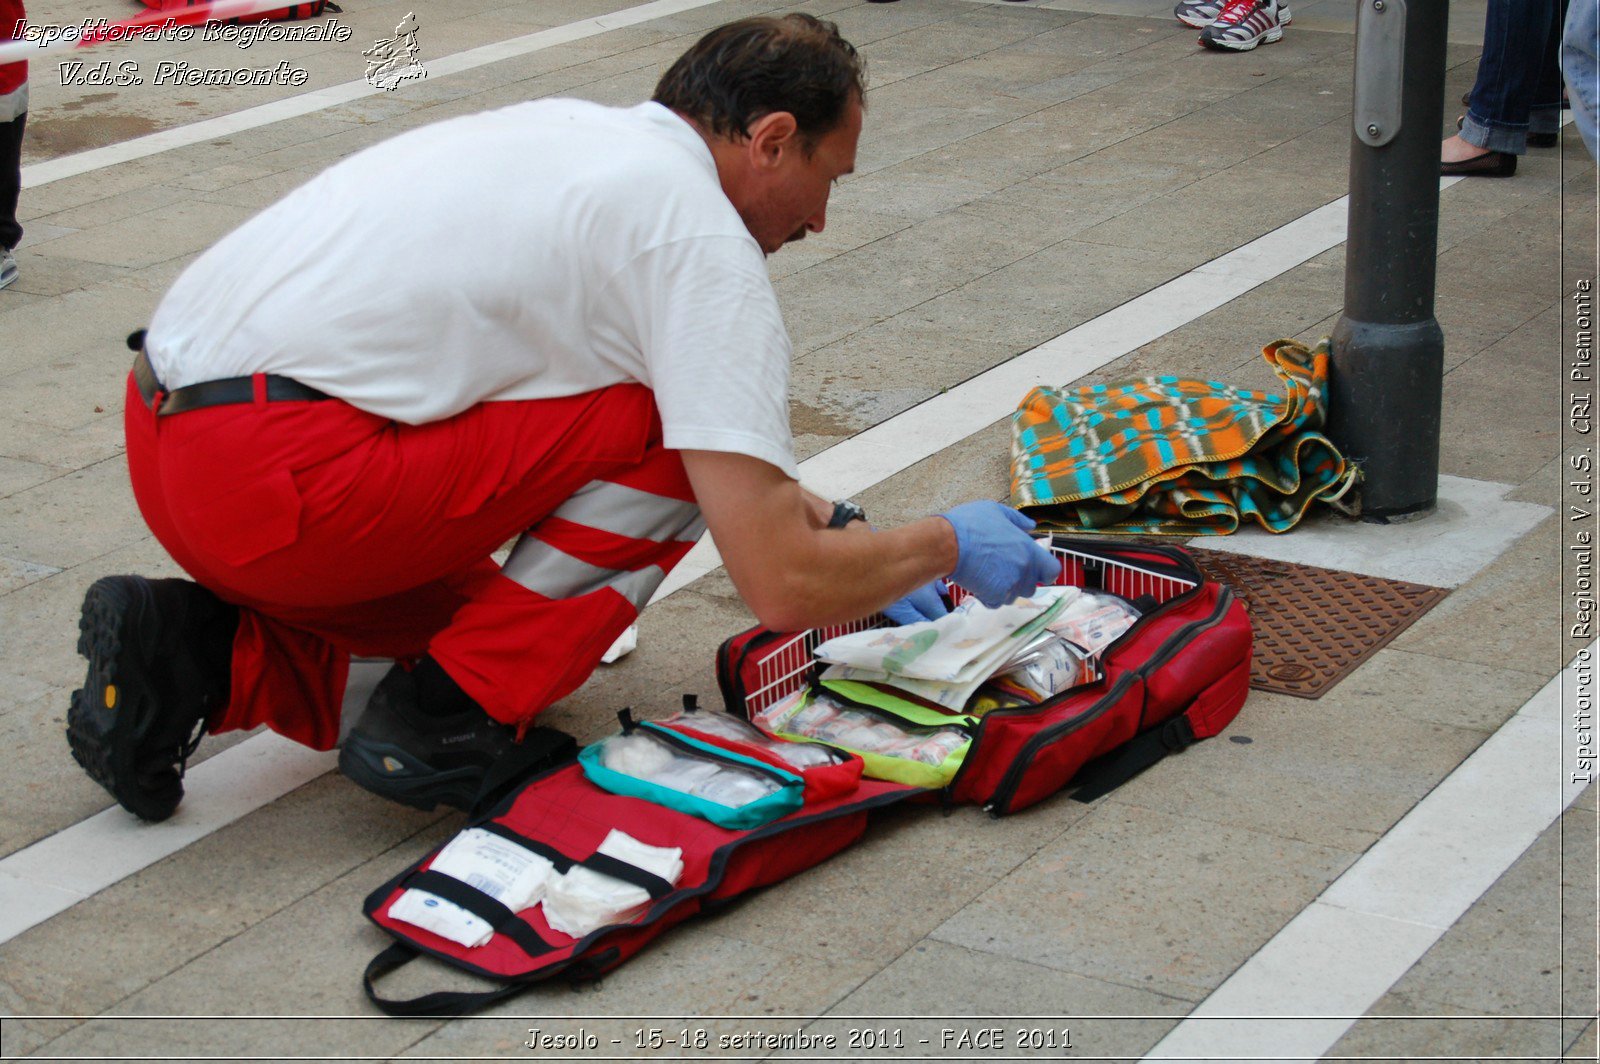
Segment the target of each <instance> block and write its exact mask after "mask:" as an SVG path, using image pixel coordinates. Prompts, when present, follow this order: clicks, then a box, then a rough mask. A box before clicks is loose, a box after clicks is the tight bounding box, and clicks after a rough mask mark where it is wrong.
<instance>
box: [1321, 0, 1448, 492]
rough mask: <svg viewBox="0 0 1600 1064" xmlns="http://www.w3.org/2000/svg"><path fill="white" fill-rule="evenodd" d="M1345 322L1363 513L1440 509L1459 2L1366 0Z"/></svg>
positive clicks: (1340, 376) (1337, 410)
mask: <svg viewBox="0 0 1600 1064" xmlns="http://www.w3.org/2000/svg"><path fill="white" fill-rule="evenodd" d="M1358 2H1359V3H1360V5H1361V6H1360V9H1359V11H1358V16H1357V25H1356V68H1355V129H1354V131H1353V135H1352V138H1351V142H1350V223H1349V236H1348V239H1347V243H1346V247H1345V275H1344V293H1345V306H1344V314H1343V316H1341V317H1340V319H1339V323H1338V325H1336V326H1335V327H1334V331H1333V343H1332V353H1333V358H1332V369H1331V372H1330V380H1329V395H1328V436H1329V437H1330V438H1331V439H1332V440H1333V441H1334V443H1335V444H1336V445H1338V447H1339V449H1340V450H1341V451H1343V452H1344V454H1345V455H1346V456H1347V457H1348V458H1351V459H1353V460H1354V461H1356V462H1357V463H1358V464H1359V465H1360V466H1361V468H1362V471H1363V474H1364V481H1363V483H1362V486H1361V514H1362V516H1363V517H1367V518H1387V517H1401V516H1404V515H1406V514H1419V513H1421V512H1423V511H1426V510H1430V509H1432V508H1433V506H1434V503H1435V502H1436V500H1437V498H1438V481H1439V418H1440V408H1441V406H1442V394H1443V388H1444V334H1443V332H1441V331H1440V329H1439V322H1438V320H1437V319H1436V318H1434V316H1433V295H1434V274H1435V266H1436V263H1437V260H1438V245H1439V127H1440V125H1441V123H1442V119H1443V115H1444V111H1443V108H1444V53H1445V27H1446V24H1447V19H1448V15H1449V0H1358Z"/></svg>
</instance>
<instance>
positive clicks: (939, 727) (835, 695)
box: [811, 680, 977, 756]
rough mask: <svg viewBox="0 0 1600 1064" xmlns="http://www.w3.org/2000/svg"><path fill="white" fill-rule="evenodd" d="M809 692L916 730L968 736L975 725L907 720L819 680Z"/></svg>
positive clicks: (848, 707) (961, 722) (953, 721)
mask: <svg viewBox="0 0 1600 1064" xmlns="http://www.w3.org/2000/svg"><path fill="white" fill-rule="evenodd" d="M855 682H856V683H865V682H866V681H864V680H857V681H855ZM811 694H812V697H814V698H815V697H824V698H831V699H833V700H834V701H835V702H837V703H839V704H840V705H841V706H844V707H845V708H846V709H854V710H859V711H860V712H862V713H865V714H867V715H868V716H869V717H877V718H878V719H879V720H885V721H888V722H889V723H890V724H896V725H899V726H900V727H902V728H914V729H916V730H917V731H925V732H936V731H943V730H944V729H945V728H950V729H953V730H955V731H958V732H961V733H962V734H964V735H969V736H970V735H973V734H975V729H976V727H977V725H976V724H969V723H967V722H965V721H960V720H951V721H949V722H948V723H945V724H923V723H921V722H920V721H915V720H907V719H906V718H905V717H902V716H901V715H900V714H898V713H896V712H895V711H894V710H892V709H884V708H883V707H882V706H874V705H870V704H868V703H866V702H860V701H857V700H856V699H854V698H851V697H850V696H849V695H846V694H841V693H839V692H838V691H835V690H834V689H833V688H831V687H824V686H823V685H822V681H821V680H815V681H813V682H812V684H811ZM933 712H937V710H934V711H933ZM885 756H887V755H885Z"/></svg>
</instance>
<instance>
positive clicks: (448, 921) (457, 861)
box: [389, 828, 555, 947]
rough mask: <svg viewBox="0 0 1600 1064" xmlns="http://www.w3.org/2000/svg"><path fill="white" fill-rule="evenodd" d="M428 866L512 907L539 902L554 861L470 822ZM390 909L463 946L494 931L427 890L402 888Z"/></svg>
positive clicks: (476, 942) (478, 943) (392, 913)
mask: <svg viewBox="0 0 1600 1064" xmlns="http://www.w3.org/2000/svg"><path fill="white" fill-rule="evenodd" d="M428 867H429V868H430V869H431V870H432V871H435V872H440V873H442V874H444V875H447V876H449V877H451V878H452V879H459V880H460V881H461V882H463V883H465V884H467V885H468V886H469V887H475V888H476V889H478V890H480V891H482V892H483V893H484V894H487V895H488V896H489V897H491V898H493V899H494V900H495V901H497V902H499V903H500V904H501V905H504V906H505V907H506V908H508V909H510V910H511V911H512V912H519V911H521V910H523V909H527V908H530V907H531V906H533V905H536V904H538V902H539V900H540V899H541V898H542V897H544V892H545V888H546V886H548V884H549V882H550V880H551V879H552V878H553V876H554V873H555V866H553V865H552V864H551V863H550V862H549V861H547V860H545V858H543V857H541V856H540V855H539V854H536V853H534V852H533V851H532V850H530V849H528V848H527V847H525V846H519V845H517V844H516V843H514V842H512V841H511V840H510V839H505V838H501V837H500V836H499V835H496V834H493V833H492V832H488V831H484V830H483V829H482V828H468V829H467V830H465V831H463V832H461V833H460V834H459V835H457V836H456V837H455V838H453V839H451V840H450V841H449V843H447V844H446V845H445V847H444V849H442V850H440V851H439V853H438V855H437V856H435V857H434V859H433V861H432V863H431V864H429V866H428ZM389 915H390V916H392V917H394V918H395V919H396V920H404V921H405V922H406V923H408V924H415V925H416V926H417V927H421V928H425V929H427V930H429V931H432V932H433V933H434V934H436V935H442V936H443V937H445V938H448V939H449V940H450V941H452V942H459V943H460V944H461V945H463V946H468V947H471V946H481V945H483V944H484V943H485V942H488V941H489V939H490V938H492V937H493V936H494V928H492V927H490V926H489V923H488V921H486V920H484V919H483V918H482V917H480V916H477V915H475V914H473V913H470V912H468V911H467V910H465V909H463V908H461V907H460V906H459V905H456V904H455V903H454V902H449V901H446V900H445V899H443V898H441V897H439V896H437V895H435V894H431V893H429V892H428V891H425V890H416V889H411V890H407V891H406V892H405V893H403V894H401V895H400V896H399V897H398V898H396V899H395V900H394V904H393V905H391V906H389Z"/></svg>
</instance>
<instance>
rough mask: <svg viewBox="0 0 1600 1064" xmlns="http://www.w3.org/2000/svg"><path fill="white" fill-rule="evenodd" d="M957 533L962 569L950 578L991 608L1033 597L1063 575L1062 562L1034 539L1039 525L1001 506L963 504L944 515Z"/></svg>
mask: <svg viewBox="0 0 1600 1064" xmlns="http://www.w3.org/2000/svg"><path fill="white" fill-rule="evenodd" d="M939 516H940V517H942V518H944V519H945V520H946V521H949V522H950V524H951V526H952V527H953V528H954V529H955V530H956V569H955V572H953V573H951V574H950V579H952V580H954V581H955V582H956V583H958V584H960V585H961V586H962V587H964V588H966V589H967V590H968V591H970V592H972V593H973V594H974V595H976V596H978V601H979V602H981V603H983V604H984V605H985V606H991V607H993V606H1003V605H1005V604H1006V603H1008V602H1010V601H1011V600H1012V599H1015V598H1016V597H1017V596H1019V595H1031V594H1033V591H1034V588H1036V587H1038V586H1039V585H1040V584H1053V583H1055V582H1056V580H1058V579H1059V578H1060V576H1061V563H1060V562H1059V561H1058V560H1057V559H1056V556H1055V555H1054V554H1051V553H1050V551H1049V549H1047V548H1046V547H1044V546H1043V545H1041V544H1040V543H1038V542H1036V541H1035V540H1034V538H1033V537H1032V536H1030V535H1028V532H1029V530H1030V529H1032V528H1033V521H1032V519H1030V518H1029V517H1027V516H1026V515H1025V514H1022V513H1019V512H1018V511H1016V510H1013V509H1012V508H1011V507H1009V506H1003V505H1001V504H1000V503H997V502H989V501H982V502H968V503H962V504H961V505H960V506H957V507H956V508H955V509H954V510H949V511H947V512H945V513H942V514H940V515H939Z"/></svg>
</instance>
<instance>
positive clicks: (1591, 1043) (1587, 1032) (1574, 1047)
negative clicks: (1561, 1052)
mask: <svg viewBox="0 0 1600 1064" xmlns="http://www.w3.org/2000/svg"><path fill="white" fill-rule="evenodd" d="M1597 1026H1600V1025H1597V1024H1596V1023H1595V1021H1593V1020H1590V1021H1589V1022H1588V1023H1587V1024H1584V1025H1583V1029H1582V1031H1581V1032H1580V1033H1579V1034H1578V1036H1577V1037H1576V1038H1574V1039H1573V1040H1572V1041H1571V1042H1570V1043H1569V1044H1568V1045H1567V1051H1566V1055H1565V1056H1563V1057H1562V1058H1561V1059H1562V1060H1563V1061H1573V1062H1578V1061H1585V1060H1590V1061H1592V1060H1595V1059H1597V1058H1600V1050H1597V1048H1596V1045H1595V1033H1596V1029H1597Z"/></svg>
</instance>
